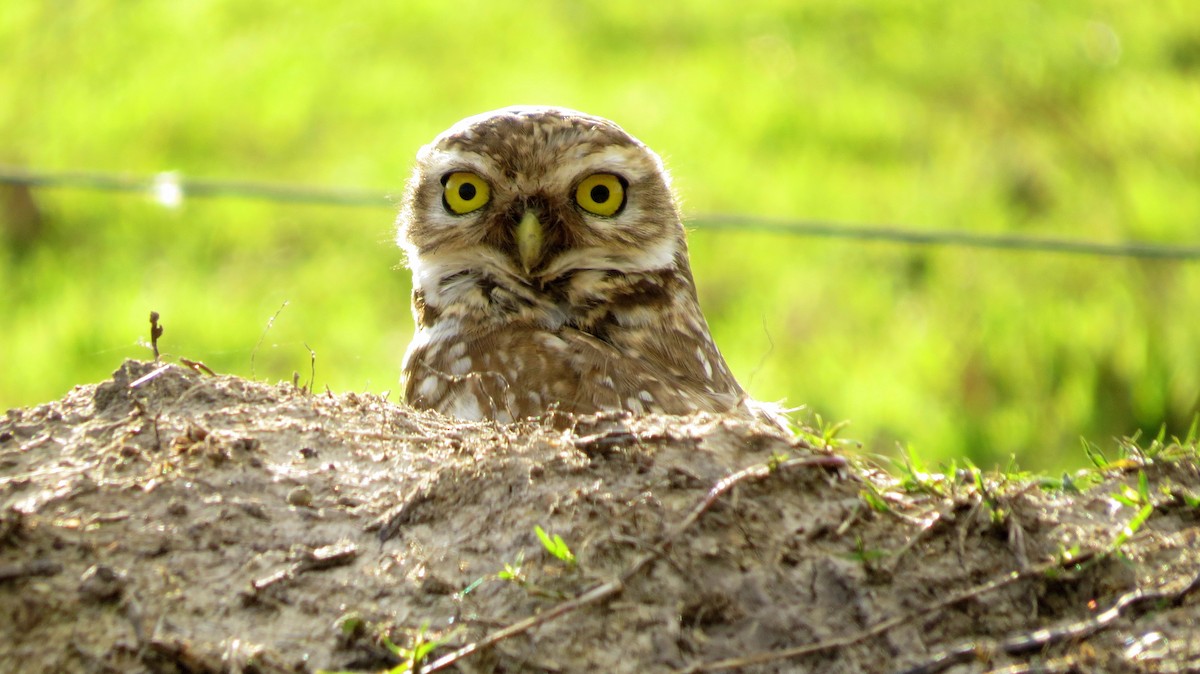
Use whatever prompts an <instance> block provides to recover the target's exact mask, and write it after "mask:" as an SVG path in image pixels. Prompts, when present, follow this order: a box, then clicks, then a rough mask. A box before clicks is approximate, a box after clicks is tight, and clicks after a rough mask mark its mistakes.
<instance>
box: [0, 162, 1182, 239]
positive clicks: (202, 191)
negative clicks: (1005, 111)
mask: <svg viewBox="0 0 1200 674" xmlns="http://www.w3.org/2000/svg"><path fill="white" fill-rule="evenodd" d="M0 184H8V185H21V186H25V187H29V188H72V189H85V190H96V191H109V192H138V193H143V194H147V195H149V196H150V197H151V198H153V199H154V200H156V201H158V202H159V203H162V204H163V205H165V206H168V207H177V206H179V205H180V204H181V203H182V202H183V200H184V199H186V198H192V197H199V198H216V197H234V198H242V199H254V200H261V201H273V202H280V203H301V204H315V205H328V206H347V207H364V208H395V207H396V202H397V197H396V195H395V194H392V193H386V192H382V191H373V190H352V189H334V188H322V187H313V186H307V185H293V184H282V183H264V182H247V181H231V180H204V179H197V178H186V177H183V176H182V175H180V174H179V173H175V172H166V173H158V174H155V175H152V176H144V175H129V174H122V173H104V172H93V171H63V172H36V171H28V170H25V169H18V168H11V167H0ZM686 224H687V225H688V226H689V227H693V228H695V229H699V230H737V231H756V232H766V233H776V234H788V235H793V236H807V237H814V238H831V239H854V240H861V241H883V242H890V243H901V244H908V245H918V246H958V247H965V248H986V249H999V250H1012V251H1030V252H1045V253H1066V254H1074V255H1090V256H1098V257H1123V258H1142V259H1157V260H1174V261H1192V260H1200V244H1184V245H1166V244H1152V243H1143V242H1123V243H1103V242H1098V241H1086V240H1082V239H1055V238H1042V237H1027V236H1018V235H1010V234H986V233H978V232H962V231H958V232H955V231H944V230H935V231H931V230H918V229H912V228H903V227H896V226H884V225H853V224H845V223H835V222H828V221H819V220H802V219H784V218H770V217H761V216H753V215H745V214H737V213H730V214H720V213H717V214H701V215H697V216H692V217H690V218H688V219H687V221H686Z"/></svg>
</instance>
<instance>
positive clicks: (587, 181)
mask: <svg viewBox="0 0 1200 674" xmlns="http://www.w3.org/2000/svg"><path fill="white" fill-rule="evenodd" d="M625 185H626V183H625V179H624V178H622V177H620V176H615V175H613V174H611V173H593V174H592V175H590V176H588V177H586V178H584V179H583V180H582V181H580V183H579V187H576V188H575V203H577V204H579V207H580V208H582V209H583V210H585V211H587V212H588V213H592V214H595V215H613V214H615V213H616V212H617V211H619V210H621V207H622V206H624V205H625Z"/></svg>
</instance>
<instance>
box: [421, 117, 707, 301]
mask: <svg viewBox="0 0 1200 674" xmlns="http://www.w3.org/2000/svg"><path fill="white" fill-rule="evenodd" d="M398 225H399V226H398V236H397V239H398V242H399V244H400V246H401V248H403V249H404V251H405V253H406V255H407V258H408V265H409V266H410V267H411V269H412V271H413V284H414V289H416V290H419V291H420V292H422V293H423V301H424V302H425V303H428V304H430V305H433V306H436V305H438V304H442V303H448V299H449V298H446V297H442V295H444V294H445V293H447V292H451V291H452V290H453V288H454V285H455V284H454V280H455V279H458V278H464V279H465V277H467V276H469V277H470V281H471V282H472V283H477V282H478V281H479V278H480V277H481V276H482V277H490V278H491V279H493V280H494V281H496V282H497V283H499V284H501V285H511V286H512V287H513V288H520V287H528V288H545V287H547V286H548V285H552V284H553V283H554V282H556V281H558V280H561V279H563V278H566V277H570V276H572V275H576V274H579V273H597V274H605V273H608V274H630V273H638V272H646V271H652V270H659V269H665V268H668V267H678V266H679V265H683V268H684V269H686V266H687V257H686V243H685V238H684V230H683V227H682V225H681V223H680V218H679V213H678V210H677V207H676V204H675V200H674V198H673V196H672V193H671V189H670V185H669V178H668V175H667V173H666V171H665V170H664V168H663V163H662V160H661V159H660V158H659V156H658V155H657V154H655V153H654V152H653V151H651V150H650V149H649V148H647V147H646V146H645V145H643V144H642V143H641V142H639V141H638V140H637V139H635V138H634V137H633V136H631V135H629V134H628V133H626V132H625V131H624V130H622V129H621V128H620V127H619V126H617V125H616V124H614V123H612V122H610V121H608V120H606V119H602V118H599V117H593V116H591V115H587V114H584V113H581V112H577V111H574V110H567V109H564V108H552V107H512V108H504V109H501V110H495V111H492V112H486V113H483V114H480V115H476V116H473V117H468V118H467V119H464V120H462V121H461V122H459V123H457V124H455V125H454V126H453V127H451V128H450V129H449V130H447V131H445V132H444V133H442V134H440V135H439V136H438V137H437V138H435V139H434V140H433V142H431V143H429V144H428V145H426V146H424V147H423V148H421V150H420V151H419V152H418V154H417V164H416V169H415V170H414V172H413V175H412V178H411V180H410V181H409V183H408V188H407V192H406V195H405V198H404V201H403V206H402V208H401V212H400V216H399V221H398ZM677 271H678V270H677ZM443 301H447V302H443Z"/></svg>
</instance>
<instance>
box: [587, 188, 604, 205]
mask: <svg viewBox="0 0 1200 674" xmlns="http://www.w3.org/2000/svg"><path fill="white" fill-rule="evenodd" d="M589 194H591V195H592V201H594V202H596V203H598V204H602V203H604V202H606V201H608V188H607V187H605V186H604V185H596V186H595V187H593V188H592V191H591V192H590V193H589Z"/></svg>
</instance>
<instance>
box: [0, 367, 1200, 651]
mask: <svg viewBox="0 0 1200 674" xmlns="http://www.w3.org/2000/svg"><path fill="white" fill-rule="evenodd" d="M552 422H553V423H552ZM564 425H565V426H568V427H569V430H566V431H563V430H556V428H555V427H559V428H561V427H562V426H564ZM1168 449H1170V448H1168ZM1174 449H1175V450H1178V451H1177V452H1176V454H1178V456H1169V455H1170V454H1171V452H1169V451H1166V450H1163V451H1160V452H1158V454H1157V455H1156V456H1155V457H1154V460H1148V459H1145V457H1143V460H1141V461H1132V460H1125V461H1122V462H1119V463H1118V464H1117V465H1116V466H1114V469H1113V470H1111V471H1110V472H1108V473H1107V474H1102V475H1098V476H1097V477H1095V480H1096V481H1097V482H1099V484H1096V485H1092V486H1090V488H1088V489H1086V490H1081V489H1079V485H1078V484H1072V483H1071V482H1070V481H1067V482H1066V483H1064V484H1054V485H1039V484H1038V483H1037V482H1035V481H1028V482H1021V481H1018V480H1013V479H1011V478H1003V477H996V476H992V477H988V476H982V475H980V474H979V473H978V472H977V471H974V470H963V471H959V473H958V474H957V475H951V476H949V477H941V476H922V475H917V474H913V475H909V476H907V480H906V483H905V484H901V483H900V482H898V481H897V480H895V479H893V478H891V477H889V476H887V475H885V474H883V473H880V472H877V471H872V470H870V469H868V468H865V467H863V466H862V465H860V464H859V463H858V462H853V461H849V460H847V459H846V458H843V457H842V456H839V455H837V454H835V453H832V452H831V451H829V450H828V449H827V448H813V447H810V446H809V445H808V444H807V443H805V442H804V441H801V440H797V439H794V438H791V437H789V436H786V435H784V434H781V433H780V432H779V431H778V430H774V429H772V428H768V427H765V426H754V425H750V424H747V423H745V422H740V421H736V420H731V419H723V418H717V417H705V416H700V417H687V418H673V417H648V418H639V419H630V418H627V417H617V416H608V417H598V418H594V417H593V418H579V419H567V418H563V417H559V418H557V419H553V420H550V421H548V422H547V424H546V425H544V426H543V425H537V424H519V425H513V426H497V425H491V424H462V423H449V422H447V421H446V420H444V419H442V418H440V417H437V416H435V415H431V414H425V413H420V412H415V411H413V410H410V409H408V408H405V407H403V406H398V405H394V404H391V403H388V402H386V401H384V400H383V399H381V398H379V397H377V396H374V395H362V394H345V395H330V394H317V395H313V394H310V393H308V392H305V391H303V390H300V389H297V388H295V387H294V386H292V385H278V386H268V385H265V384H261V383H256V382H250V381H246V380H244V379H239V378H236V377H210V376H203V375H199V374H196V373H193V372H191V371H190V370H187V369H184V368H181V367H179V366H174V365H171V366H163V365H159V364H156V363H142V362H134V361H129V362H126V363H125V364H124V365H123V366H122V367H121V368H120V370H118V371H117V372H116V373H115V374H114V377H113V379H112V380H110V381H106V382H104V383H102V384H99V385H95V386H82V387H78V388H76V389H75V390H74V391H72V392H71V393H70V394H68V395H67V396H66V397H65V398H64V399H63V400H61V401H58V402H54V403H50V404H47V405H42V406H40V407H37V408H33V409H22V410H10V411H9V412H8V414H7V417H6V418H5V419H4V420H3V421H0V504H2V505H3V512H2V513H0V670H3V671H22V672H59V671H94V672H109V671H121V672H123V671H156V672H159V671H161V672H309V671H316V670H318V669H334V670H353V671H378V670H380V669H385V668H388V667H394V666H397V665H400V664H401V663H402V660H403V659H404V658H405V657H408V658H410V659H411V658H413V657H414V653H415V657H416V658H417V660H418V666H423V667H425V668H426V670H427V671H428V670H432V669H435V668H439V669H440V668H445V669H448V670H451V671H465V672H515V671H527V672H542V671H548V672H559V671H563V672H577V671H578V672H583V671H604V672H656V671H675V670H683V671H715V670H737V671H749V672H755V671H811V672H889V671H912V672H933V671H943V670H952V671H957V672H968V671H971V672H974V671H985V670H991V669H998V668H999V669H1001V671H1007V672H1021V671H1033V670H1036V671H1187V670H1189V669H1190V670H1196V669H1200V633H1198V632H1197V628H1195V627H1194V625H1195V624H1196V621H1197V618H1198V617H1200V615H1198V614H1200V607H1198V605H1197V598H1196V596H1195V595H1193V594H1192V591H1193V590H1196V589H1197V585H1198V583H1197V581H1196V579H1197V578H1198V577H1200V576H1198V574H1200V541H1198V540H1197V539H1198V534H1200V501H1198V500H1197V495H1198V494H1200V471H1198V470H1197V464H1196V461H1195V457H1194V452H1193V453H1188V452H1185V451H1183V448H1179V447H1175V448H1174ZM536 527H541V528H543V529H544V531H545V532H548V534H547V539H548V542H549V545H547V544H543V542H542V541H541V540H540V537H539V535H538V534H537V533H536V532H535V528H536ZM555 536H558V537H561V539H562V543H563V544H564V546H565V548H569V553H568V551H567V550H566V549H565V548H560V549H558V550H557V551H558V556H555V555H554V554H552V552H551V548H554V547H555V546H554V543H553V541H554V537H555ZM571 555H573V557H574V559H572V558H571ZM560 557H561V558H560ZM1196 594H1200V592H1197V593H1196ZM427 651H428V652H427ZM1005 668H1006V669H1005Z"/></svg>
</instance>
